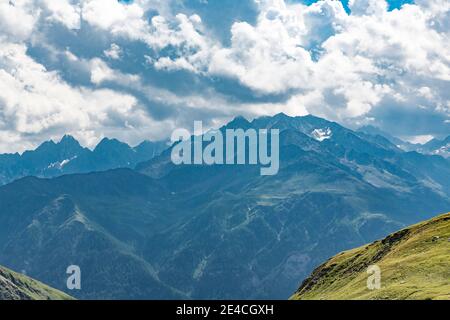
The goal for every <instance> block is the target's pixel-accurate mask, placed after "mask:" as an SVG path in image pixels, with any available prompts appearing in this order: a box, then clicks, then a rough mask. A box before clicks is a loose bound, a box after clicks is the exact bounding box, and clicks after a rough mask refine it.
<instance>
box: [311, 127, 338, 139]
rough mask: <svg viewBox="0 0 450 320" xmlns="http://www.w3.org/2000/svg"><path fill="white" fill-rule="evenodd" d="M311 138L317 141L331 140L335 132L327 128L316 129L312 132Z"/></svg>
mask: <svg viewBox="0 0 450 320" xmlns="http://www.w3.org/2000/svg"><path fill="white" fill-rule="evenodd" d="M311 136H312V137H313V138H314V139H315V140H317V141H320V142H322V141H325V140H327V139H331V137H332V136H333V132H332V131H331V129H330V128H325V129H314V130H313V131H312V132H311Z"/></svg>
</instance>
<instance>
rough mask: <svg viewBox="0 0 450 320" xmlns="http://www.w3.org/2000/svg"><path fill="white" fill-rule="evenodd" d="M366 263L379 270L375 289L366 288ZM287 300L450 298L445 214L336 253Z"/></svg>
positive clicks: (449, 234)
mask: <svg viewBox="0 0 450 320" xmlns="http://www.w3.org/2000/svg"><path fill="white" fill-rule="evenodd" d="M370 265H377V266H378V267H380V269H381V288H380V289H378V290H376V289H375V290H369V289H368V288H367V279H368V277H369V276H370V274H368V273H367V269H368V267H369V266H370ZM291 299H294V300H311V299H312V300H321V299H325V300H340V299H364V300H372V299H389V300H391V299H400V300H406V299H413V300H429V299H433V300H435V299H436V300H450V213H447V214H444V215H442V216H439V217H437V218H434V219H432V220H429V221H426V222H423V223H420V224H417V225H414V226H411V227H409V228H407V229H404V230H401V231H399V232H397V233H394V234H392V235H390V236H388V237H387V238H385V239H384V240H381V241H376V242H374V243H372V244H369V245H366V246H363V247H360V248H357V249H354V250H350V251H346V252H342V253H340V254H338V255H336V256H335V257H333V258H331V259H330V260H328V261H327V262H326V263H324V264H323V265H321V266H320V267H318V268H317V269H316V270H315V271H314V272H313V273H312V275H311V276H310V277H309V278H308V279H306V280H305V281H304V282H303V284H302V285H301V287H300V288H299V289H298V291H297V292H296V293H295V294H294V295H293V296H292V298H291Z"/></svg>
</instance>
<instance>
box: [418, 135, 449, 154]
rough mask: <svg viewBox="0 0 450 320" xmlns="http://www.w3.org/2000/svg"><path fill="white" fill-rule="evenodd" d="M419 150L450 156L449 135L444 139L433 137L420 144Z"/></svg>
mask: <svg viewBox="0 0 450 320" xmlns="http://www.w3.org/2000/svg"><path fill="white" fill-rule="evenodd" d="M419 151H420V152H423V153H427V154H435V155H439V156H443V157H445V158H450V136H448V137H447V138H445V139H444V140H439V139H433V140H431V141H429V142H427V143H426V144H424V145H423V146H421V147H420V149H419Z"/></svg>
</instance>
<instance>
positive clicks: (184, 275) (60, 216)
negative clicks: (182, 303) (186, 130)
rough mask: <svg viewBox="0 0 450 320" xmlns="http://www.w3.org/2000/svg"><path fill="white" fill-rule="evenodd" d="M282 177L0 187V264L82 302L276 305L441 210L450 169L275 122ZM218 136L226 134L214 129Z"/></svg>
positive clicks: (238, 170) (243, 124)
mask: <svg viewBox="0 0 450 320" xmlns="http://www.w3.org/2000/svg"><path fill="white" fill-rule="evenodd" d="M226 128H255V129H259V128H269V129H270V128H278V129H280V131H281V134H280V144H281V146H280V171H279V174H278V175H275V176H261V175H260V170H259V166H249V165H241V166H229V165H221V166H220V165H219V166H217V165H216V166H203V165H195V166H193V165H181V166H175V165H174V164H173V163H172V162H171V161H170V149H169V150H166V151H164V152H163V153H162V154H161V155H160V156H157V157H155V158H154V159H152V160H150V161H148V162H144V163H142V164H140V165H138V166H137V170H139V172H137V171H133V170H128V169H120V170H113V171H107V172H101V173H91V174H82V175H67V176H63V177H59V178H55V179H51V180H43V179H37V178H25V179H21V180H18V181H16V182H14V183H11V184H9V185H6V186H3V187H0V263H3V264H5V265H7V266H9V267H11V268H14V269H16V270H25V271H26V272H27V274H29V275H31V276H33V277H35V278H37V279H40V280H42V281H45V282H46V283H49V284H51V285H52V286H54V287H56V288H60V289H64V287H63V285H62V284H63V283H64V281H63V279H65V277H66V274H65V268H67V266H68V265H71V264H76V265H79V266H80V267H81V269H82V274H83V289H82V290H81V291H79V292H75V293H72V294H73V295H74V296H76V297H78V298H147V299H149V298H162V299H164V298H209V299H214V298H221V299H227V298H230V299H231V298H233V299H238V298H245V299H248V298H280V299H284V298H287V297H289V296H290V295H291V294H292V292H294V291H295V289H296V286H297V284H298V281H299V280H302V279H304V278H306V276H307V275H308V274H309V273H310V272H311V271H312V270H313V268H315V267H316V266H317V265H319V264H320V263H322V262H323V261H324V260H325V259H327V258H329V257H330V256H332V255H334V254H336V253H337V252H340V251H343V250H346V249H348V248H353V247H356V246H359V245H362V244H364V243H367V242H370V241H373V240H375V239H378V238H381V237H383V236H386V235H387V234H389V233H390V232H393V231H395V230H398V229H399V228H401V227H402V226H405V225H409V224H411V223H415V222H418V221H421V220H424V219H428V218H430V217H432V216H433V215H435V214H438V213H440V212H445V211H448V209H449V208H450V165H449V164H450V162H449V161H448V160H446V159H444V158H442V157H439V156H427V155H422V154H419V153H417V152H404V151H402V150H401V149H399V148H397V147H396V146H395V145H394V144H392V143H391V142H389V141H388V140H387V139H386V138H384V137H381V136H374V135H370V134H365V133H360V132H354V131H352V130H349V129H347V128H344V127H342V126H340V125H339V124H337V123H334V122H329V121H326V120H324V119H320V118H316V117H312V116H306V117H296V118H291V117H288V116H286V115H283V114H280V115H277V116H274V117H263V118H258V119H255V120H254V121H252V122H249V121H247V120H245V119H244V118H236V119H235V120H233V121H231V122H230V123H229V124H228V125H227V126H226ZM223 129H224V128H222V130H223Z"/></svg>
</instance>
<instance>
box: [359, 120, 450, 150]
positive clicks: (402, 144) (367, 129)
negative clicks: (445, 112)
mask: <svg viewBox="0 0 450 320" xmlns="http://www.w3.org/2000/svg"><path fill="white" fill-rule="evenodd" d="M358 131H359V132H364V133H368V134H371V135H379V136H382V137H384V138H386V139H388V140H389V141H390V142H392V143H393V144H395V145H396V146H397V147H399V148H401V149H403V150H404V151H417V152H419V153H423V154H428V155H439V156H442V157H445V158H450V136H448V137H447V138H445V139H443V140H439V139H436V138H434V139H432V140H430V141H428V142H427V143H425V144H420V143H410V142H407V141H403V140H401V139H399V138H397V137H394V136H392V135H391V134H389V133H387V132H384V131H383V130H381V129H379V128H377V127H374V126H370V125H369V126H363V127H361V128H359V129H358Z"/></svg>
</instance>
